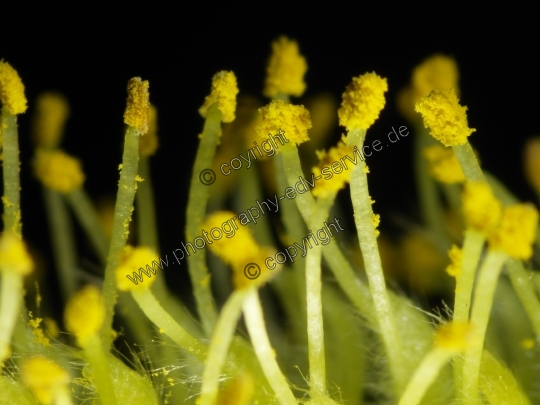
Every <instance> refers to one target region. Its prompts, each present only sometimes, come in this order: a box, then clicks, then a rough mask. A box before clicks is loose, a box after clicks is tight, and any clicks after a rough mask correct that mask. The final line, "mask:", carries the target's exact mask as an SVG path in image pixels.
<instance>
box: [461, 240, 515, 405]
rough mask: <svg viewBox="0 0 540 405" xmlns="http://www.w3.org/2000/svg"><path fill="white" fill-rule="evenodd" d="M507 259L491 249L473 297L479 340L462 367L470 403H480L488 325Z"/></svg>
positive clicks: (467, 397)
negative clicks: (482, 359) (481, 374)
mask: <svg viewBox="0 0 540 405" xmlns="http://www.w3.org/2000/svg"><path fill="white" fill-rule="evenodd" d="M507 258H508V257H507V256H506V255H505V254H504V253H502V252H498V251H491V250H488V253H487V256H486V258H485V259H484V262H483V263H482V266H481V268H480V273H479V276H478V283H477V287H476V290H475V295H474V303H473V307H472V312H471V325H473V327H474V328H475V335H476V337H477V341H475V344H474V345H473V346H472V347H471V348H470V349H469V350H467V351H466V352H465V360H464V365H463V376H464V381H463V394H464V398H465V399H466V400H467V401H471V404H478V403H480V402H479V400H480V399H479V396H478V394H479V392H478V378H479V374H480V362H481V358H482V348H483V346H484V339H485V336H486V330H487V326H488V322H489V315H490V313H491V307H492V306H493V297H494V295H495V288H496V287H497V281H498V279H499V275H500V273H501V270H502V267H503V265H504V262H505V261H506V260H507Z"/></svg>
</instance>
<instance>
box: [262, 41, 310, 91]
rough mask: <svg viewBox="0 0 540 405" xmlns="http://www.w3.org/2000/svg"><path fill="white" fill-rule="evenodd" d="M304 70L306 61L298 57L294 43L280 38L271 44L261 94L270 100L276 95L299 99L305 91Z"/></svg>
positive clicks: (296, 46) (300, 56) (296, 45)
mask: <svg viewBox="0 0 540 405" xmlns="http://www.w3.org/2000/svg"><path fill="white" fill-rule="evenodd" d="M306 70H307V63H306V59H305V58H304V57H303V56H302V55H300V53H299V51H298V44H297V43H296V41H291V40H289V39H288V38H287V37H285V36H282V37H280V38H279V39H278V40H277V41H274V42H272V56H270V61H269V63H268V68H267V69H266V82H265V86H264V91H263V94H264V95H265V96H266V97H270V98H274V97H276V96H277V95H278V94H284V95H290V96H296V97H300V96H301V95H302V94H303V93H304V91H305V90H306V83H305V82H304V75H305V73H306Z"/></svg>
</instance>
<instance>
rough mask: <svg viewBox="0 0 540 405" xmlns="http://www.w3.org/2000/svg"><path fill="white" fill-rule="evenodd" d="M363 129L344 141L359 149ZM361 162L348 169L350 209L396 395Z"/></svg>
mask: <svg viewBox="0 0 540 405" xmlns="http://www.w3.org/2000/svg"><path fill="white" fill-rule="evenodd" d="M365 135H366V131H365V130H361V129H356V130H353V131H350V132H349V134H348V135H347V144H348V145H350V146H357V147H358V149H359V150H362V146H363V143H364V139H365ZM365 166H366V164H365V162H364V161H362V162H360V163H359V165H357V166H354V167H353V168H352V173H351V180H350V182H351V200H352V204H353V209H354V219H355V223H356V230H357V232H358V241H359V243H360V248H361V250H362V257H363V259H364V266H365V268H366V273H367V276H368V280H369V287H370V290H371V295H372V297H373V303H374V306H375V313H376V316H377V319H378V323H379V327H380V334H381V338H382V340H383V343H384V346H385V349H386V353H387V355H388V359H389V362H390V370H391V373H392V376H393V378H394V388H395V391H394V392H395V394H397V395H399V393H400V392H401V391H402V389H403V388H404V386H405V381H406V370H404V369H403V364H404V363H403V359H402V352H401V342H400V340H399V336H398V334H397V331H396V327H395V320H394V317H393V312H392V307H391V304H390V299H389V297H388V292H387V291H386V284H385V279H384V274H383V271H382V265H381V258H380V255H379V247H378V245H377V237H376V235H375V227H374V226H373V219H372V214H373V211H372V208H371V197H370V195H369V190H368V184H367V174H366V172H365V171H364V168H365Z"/></svg>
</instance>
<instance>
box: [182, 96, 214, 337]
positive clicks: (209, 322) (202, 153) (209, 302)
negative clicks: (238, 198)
mask: <svg viewBox="0 0 540 405" xmlns="http://www.w3.org/2000/svg"><path fill="white" fill-rule="evenodd" d="M220 129H221V111H220V110H219V109H218V107H217V104H214V105H213V106H212V107H210V109H209V110H208V115H207V116H206V121H205V123H204V128H203V134H202V139H201V142H200V144H199V148H198V150H197V156H196V158H195V164H194V166H193V173H192V175H191V185H190V189H189V194H188V195H189V198H188V205H187V212H186V218H187V220H186V221H187V224H186V238H187V240H188V241H193V240H194V238H195V237H196V236H197V235H198V234H200V232H201V229H200V228H201V225H202V223H203V221H204V218H205V215H206V206H207V204H208V196H209V193H210V187H212V186H211V185H210V186H208V185H205V184H202V183H201V179H200V178H199V175H200V173H201V172H202V171H203V170H205V169H207V168H209V167H212V162H213V160H214V155H215V153H216V146H217V144H218V141H219V132H220ZM188 270H189V275H190V278H191V284H192V285H193V294H194V295H195V301H196V303H197V311H198V313H199V318H200V319H201V322H202V324H203V329H204V331H205V333H206V336H212V331H213V329H214V325H215V323H216V320H217V311H216V304H215V302H214V298H213V296H212V289H211V283H210V273H209V272H208V268H207V267H206V255H205V254H204V253H200V254H198V255H197V254H192V255H189V256H188Z"/></svg>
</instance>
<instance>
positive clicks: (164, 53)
mask: <svg viewBox="0 0 540 405" xmlns="http://www.w3.org/2000/svg"><path fill="white" fill-rule="evenodd" d="M445 4H449V3H445ZM452 4H453V3H452ZM40 7H41V8H34V7H32V8H30V7H28V8H25V7H21V8H19V9H17V10H10V9H9V7H6V8H5V9H3V12H2V15H1V17H0V21H1V23H0V27H1V37H0V58H4V59H5V60H6V61H8V62H9V63H10V64H11V65H12V66H13V67H14V68H15V69H17V71H18V72H19V74H20V76H21V78H22V80H23V82H24V84H25V87H26V94H27V97H28V99H29V105H30V108H29V109H28V111H27V113H25V114H24V115H22V116H20V118H19V123H20V139H21V141H20V142H21V161H22V170H21V172H22V174H21V176H22V207H23V213H22V216H23V232H24V235H25V237H26V238H27V239H28V241H29V243H30V244H31V245H33V246H35V247H37V248H38V249H39V250H41V251H43V252H45V251H47V249H48V250H49V251H50V245H49V241H48V239H49V237H48V233H47V228H46V222H45V220H44V215H45V213H44V209H43V208H42V203H41V196H40V193H39V192H40V188H39V185H38V184H37V183H36V181H35V180H34V179H33V178H32V176H31V174H30V166H29V161H30V158H31V156H32V146H31V143H30V141H29V123H30V118H31V115H32V112H33V103H34V101H35V98H36V96H37V95H38V94H39V93H40V92H41V91H44V90H56V91H59V92H61V93H63V94H65V95H66V97H67V98H68V99H69V102H70V105H71V110H72V114H71V117H70V119H69V122H68V125H67V133H66V137H65V140H64V143H63V147H64V149H66V150H67V151H68V152H69V153H70V154H73V155H75V156H78V157H80V158H81V159H82V160H83V165H84V170H85V173H86V176H87V181H86V183H85V184H86V188H87V189H88V191H89V193H90V194H91V195H92V197H93V198H99V197H102V196H104V195H114V194H115V193H116V187H117V182H118V171H117V167H118V164H119V163H120V162H121V153H122V150H121V146H122V140H123V119H122V115H123V110H124V107H125V98H126V90H125V89H126V83H127V81H128V79H129V78H131V77H134V76H140V77H142V78H143V79H144V80H149V81H150V97H151V101H152V103H154V104H155V105H156V106H157V108H158V109H159V114H160V115H159V117H160V121H159V128H160V130H159V136H160V149H159V151H158V153H157V155H156V156H155V157H153V158H152V176H153V181H154V185H155V197H156V201H157V204H158V224H159V232H160V240H161V251H162V252H170V251H171V250H173V249H175V248H177V247H178V246H179V244H180V242H181V241H183V240H184V232H183V229H184V223H185V221H184V215H185V206H186V201H187V190H188V184H189V178H190V175H191V165H192V164H193V159H194V155H195V151H196V147H197V141H198V139H197V134H198V133H199V132H200V131H201V129H202V125H203V120H202V118H201V117H200V116H199V114H198V112H197V110H198V108H199V107H200V106H201V104H202V102H203V100H204V97H205V96H206V95H207V94H208V92H209V89H210V82H211V78H212V75H213V74H214V73H216V72H217V71H220V70H233V71H234V72H235V74H236V76H237V78H238V85H239V88H240V91H241V92H242V93H245V94H252V95H257V96H260V94H261V90H262V83H263V79H264V74H265V63H266V60H267V58H268V55H269V52H270V43H271V41H272V40H274V39H276V38H277V37H278V36H280V35H282V34H285V35H288V36H289V37H290V38H294V39H296V40H297V41H298V43H299V46H300V50H301V52H302V54H303V55H304V56H305V57H306V59H307V62H308V66H309V69H308V72H307V75H306V82H307V91H306V94H305V97H309V96H311V95H316V94H318V93H320V92H329V93H331V94H332V95H334V96H335V98H336V100H340V96H341V93H342V92H343V90H344V88H345V86H346V85H347V84H348V83H349V82H350V81H351V78H352V77H353V76H358V75H359V74H362V73H365V72H368V71H375V72H377V73H378V74H379V75H381V76H383V77H386V78H388V84H389V92H388V93H387V106H386V108H385V109H384V110H383V112H382V113H381V116H380V119H379V120H378V121H377V122H376V123H375V125H374V126H373V127H372V129H371V130H370V131H369V133H368V137H369V138H370V139H373V140H374V139H382V138H383V137H384V136H386V134H387V133H388V131H389V130H390V127H391V126H400V125H407V122H406V121H405V119H404V118H402V117H401V116H400V115H399V114H398V113H397V110H396V107H395V96H396V94H397V91H398V90H399V89H400V88H401V87H402V86H404V85H406V83H407V82H408V80H409V78H410V74H411V70H412V68H413V67H414V66H415V65H417V64H418V63H420V62H421V61H422V60H423V59H424V58H426V57H428V56H430V55H431V54H433V53H435V52H442V53H445V54H447V55H451V56H454V57H455V58H456V61H457V63H458V65H459V68H460V75H461V80H460V87H461V94H462V95H461V103H462V104H463V105H466V106H468V108H469V110H468V119H469V125H470V126H471V127H472V128H476V129H477V132H475V133H474V134H473V135H472V136H471V138H470V140H471V143H472V144H473V146H474V147H475V148H477V149H478V151H479V153H480V157H481V160H482V164H483V166H484V167H485V168H487V169H488V170H490V171H491V172H492V173H494V174H495V175H496V176H497V177H499V178H500V179H501V180H502V181H503V182H504V183H505V184H506V185H507V186H508V187H509V188H510V189H511V190H512V191H513V192H515V193H516V194H517V195H518V196H519V197H520V198H522V199H524V200H532V199H533V197H534V196H533V193H532V191H531V190H530V189H529V188H528V187H527V185H526V183H525V180H524V178H523V175H522V168H521V154H522V146H523V142H524V140H525V139H526V138H527V137H528V136H531V135H533V134H539V133H540V120H539V114H538V111H539V107H540V102H539V101H538V94H539V90H540V80H538V74H539V73H540V62H539V59H538V53H539V52H540V48H539V45H540V42H539V39H540V35H539V32H540V31H539V29H538V27H537V22H536V19H535V18H536V16H537V15H538V14H537V13H534V12H533V11H532V10H526V9H509V8H502V9H498V10H495V9H489V10H484V11H483V12H482V13H481V14H476V15H473V14H471V10H468V9H466V8H462V7H461V8H460V7H459V6H458V5H453V6H452V7H454V8H455V10H453V11H452V12H451V11H450V10H449V9H448V8H447V6H444V7H443V6H430V8H427V9H417V10H415V9H413V8H408V7H407V8H402V9H399V10H397V9H394V8H393V6H390V5H383V7H381V9H379V10H368V9H365V8H364V7H363V6H360V7H357V9H349V8H347V7H344V6H341V5H340V4H339V3H335V2H334V3H332V4H327V5H325V6H324V8H315V7H314V6H309V7H308V6H306V9H305V10H304V11H302V12H301V13H294V12H293V10H292V9H291V4H289V3H285V2H271V3H265V4H261V5H258V6H257V8H260V10H261V11H258V12H257V11H255V8H254V7H255V4H252V5H251V6H246V7H244V8H238V9H235V8H233V7H232V6H230V5H226V4H222V5H221V6H219V7H217V6H210V5H205V6H204V7H200V8H199V9H197V8H196V7H195V8H192V9H191V11H189V12H188V11H187V10H182V8H181V7H180V6H177V8H170V9H167V8H159V6H155V5H150V3H147V5H146V6H145V7H141V8H135V7H133V6H131V7H126V8H123V9H112V8H110V7H107V8H100V7H98V6H95V5H91V3H86V4H83V3H81V4H80V5H77V6H73V7H77V9H70V8H56V9H55V8H54V7H52V6H47V8H45V7H42V6H40ZM294 101H295V102H299V103H301V102H302V101H303V98H301V99H298V100H294ZM340 131H341V129H340V128H338V127H336V128H335V131H334V137H333V139H332V143H335V142H336V141H337V140H338V139H339V136H340V134H341V132H340ZM369 138H368V139H369ZM411 153H412V141H411V139H404V140H402V141H400V142H399V143H398V144H395V145H391V146H389V147H388V149H384V148H383V150H382V151H381V152H378V153H374V155H373V157H372V158H370V159H371V163H370V169H371V175H370V178H369V179H370V187H371V190H372V196H373V198H374V199H375V200H376V201H377V204H376V206H375V210H376V211H377V212H379V213H381V216H382V224H381V225H382V226H383V227H384V226H385V218H391V217H392V216H393V215H395V214H396V213H397V214H399V215H404V216H407V217H411V218H415V217H417V212H416V199H415V193H414V183H413V177H412V166H413V165H412V157H411V156H412V154H411ZM383 229H384V228H383ZM83 252H84V248H83ZM83 255H84V253H83ZM83 259H84V257H83ZM90 261H91V260H90ZM183 271H185V267H184V268H183ZM51 277H53V276H51ZM173 283H174V285H173V288H174V289H175V291H184V292H186V291H188V290H189V285H187V284H186V283H187V280H186V279H185V278H180V279H178V280H174V281H173ZM51 285H54V283H51ZM49 287H50V286H49Z"/></svg>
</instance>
